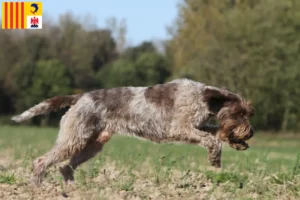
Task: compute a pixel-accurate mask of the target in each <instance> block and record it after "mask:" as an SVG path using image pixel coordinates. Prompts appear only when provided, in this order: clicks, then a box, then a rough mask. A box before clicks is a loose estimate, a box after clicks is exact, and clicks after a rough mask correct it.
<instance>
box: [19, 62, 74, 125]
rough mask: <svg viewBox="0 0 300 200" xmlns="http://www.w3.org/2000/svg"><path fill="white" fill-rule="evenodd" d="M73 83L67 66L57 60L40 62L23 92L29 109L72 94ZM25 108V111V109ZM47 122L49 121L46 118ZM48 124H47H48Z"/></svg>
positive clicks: (24, 100)
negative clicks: (54, 98) (48, 99)
mask: <svg viewBox="0 0 300 200" xmlns="http://www.w3.org/2000/svg"><path fill="white" fill-rule="evenodd" d="M70 83H71V81H70V78H69V77H68V74H67V70H66V68H65V66H64V65H63V64H62V63H61V62H59V61H57V60H40V61H38V62H37V63H36V64H35V66H34V72H33V74H32V77H31V82H30V84H29V85H28V87H27V88H26V89H24V90H23V91H21V93H20V94H21V97H22V98H20V99H19V100H21V101H22V102H23V103H24V104H25V105H24V108H25V107H26V108H25V109H27V108H29V107H31V106H33V105H35V104H37V103H39V102H41V101H43V100H45V99H47V98H50V97H53V96H57V95H67V94H70V93H71V84H70ZM24 108H23V109H24ZM45 119H46V122H47V119H49V118H45ZM46 124H47V123H46Z"/></svg>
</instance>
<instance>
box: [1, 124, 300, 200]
mask: <svg viewBox="0 0 300 200" xmlns="http://www.w3.org/2000/svg"><path fill="white" fill-rule="evenodd" d="M56 136H57V129H55V128H36V127H25V126H19V127H17V126H15V127H13V126H1V127H0V149H1V150H0V199H114V200H115V199H130V200H131V199H134V200H135V199H136V200H137V199H159V200H161V199H172V200H174V199H281V200H284V199H300V134H298V135H291V134H279V135H271V134H262V133H257V134H256V135H255V136H254V137H253V138H252V139H251V140H250V141H249V144H250V148H249V149H248V150H247V151H235V150H234V149H231V148H229V147H228V146H227V145H226V144H224V148H223V149H224V150H223V157H222V158H223V159H222V169H221V171H215V170H213V169H212V168H211V167H210V166H209V164H208V162H207V152H206V150H205V149H203V148H201V147H197V146H193V145H179V144H153V143H151V142H148V141H142V140H138V139H136V138H128V137H123V136H114V137H113V138H112V140H110V141H109V143H108V144H107V145H106V146H105V147H104V150H103V152H102V153H100V154H99V155H98V156H97V157H96V158H94V159H92V160H91V161H89V162H87V163H86V164H84V165H82V166H81V167H80V168H78V170H76V173H75V183H74V184H73V185H64V184H63V181H62V177H61V176H60V174H59V173H58V172H57V171H58V170H57V168H58V166H59V165H62V164H59V165H57V166H54V167H51V168H50V169H49V170H48V172H47V174H46V178H45V181H44V185H43V186H42V187H40V188H35V187H33V186H32V185H30V184H29V183H28V180H29V179H30V176H31V170H32V169H31V162H32V160H33V159H34V158H35V157H37V156H39V155H41V154H43V153H45V152H47V151H48V150H49V149H50V148H51V147H52V146H53V143H54V141H55V138H56Z"/></svg>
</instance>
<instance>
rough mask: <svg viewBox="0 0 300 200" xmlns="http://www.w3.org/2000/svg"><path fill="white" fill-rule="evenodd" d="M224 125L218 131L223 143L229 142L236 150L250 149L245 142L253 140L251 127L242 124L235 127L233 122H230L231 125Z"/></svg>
mask: <svg viewBox="0 0 300 200" xmlns="http://www.w3.org/2000/svg"><path fill="white" fill-rule="evenodd" d="M227 122H228V121H227ZM222 125H223V126H221V127H220V129H219V131H218V137H219V138H220V139H221V140H222V141H224V142H228V143H229V145H230V147H232V148H234V149H236V150H246V149H248V148H249V145H248V144H247V143H246V142H245V140H248V139H250V138H251V136H250V126H247V124H245V125H243V124H242V125H239V126H236V127H234V125H235V124H234V121H233V120H230V123H227V124H226V123H223V124H222ZM226 125H227V126H226Z"/></svg>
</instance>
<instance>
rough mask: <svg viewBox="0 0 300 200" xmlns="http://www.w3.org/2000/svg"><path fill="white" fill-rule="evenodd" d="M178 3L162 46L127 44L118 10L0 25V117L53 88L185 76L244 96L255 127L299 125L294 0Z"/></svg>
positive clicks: (298, 24)
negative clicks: (98, 19)
mask: <svg viewBox="0 0 300 200" xmlns="http://www.w3.org/2000/svg"><path fill="white" fill-rule="evenodd" d="M178 11H179V12H178V17H177V20H176V22H175V24H173V25H172V30H171V34H172V35H171V36H172V37H171V39H170V40H168V41H163V43H162V45H163V46H164V49H165V51H164V52H159V51H158V49H157V48H156V47H155V45H154V43H153V42H151V41H144V42H142V43H141V44H139V45H135V46H128V45H127V44H126V32H127V28H126V23H125V21H124V20H123V21H121V22H118V21H117V20H116V19H115V18H112V19H110V20H109V21H107V28H98V27H96V26H95V25H94V24H91V23H90V22H91V21H93V20H88V19H86V20H80V19H79V18H76V17H75V16H74V15H72V14H70V13H66V14H64V15H62V16H61V17H60V18H59V22H58V23H50V22H49V21H47V20H44V22H43V23H45V24H46V25H45V26H44V27H45V28H44V29H42V30H40V31H34V32H31V31H24V32H21V31H18V32H14V31H12V32H9V33H8V32H7V31H4V30H0V115H12V114H14V113H16V112H20V111H22V110H24V109H27V108H28V106H32V104H33V103H37V102H38V101H40V100H42V99H44V98H47V97H50V96H51V95H57V94H66V93H78V92H84V91H89V90H93V89H98V88H108V87H119V86H145V85H153V84H157V83H163V82H166V81H169V80H171V79H174V78H178V77H187V78H192V79H194V80H197V81H201V82H204V83H206V84H209V85H214V86H217V87H225V88H227V89H229V90H232V91H234V92H237V93H240V94H241V95H243V96H245V97H246V98H247V99H250V100H251V101H252V103H253V104H254V107H255V108H256V115H255V117H254V118H253V121H252V123H253V125H254V126H255V128H256V129H260V130H276V131H278V130H287V131H296V130H298V129H299V128H300V120H299V119H300V108H299V106H298V101H299V96H300V81H299V80H300V67H299V64H298V63H300V62H299V61H300V60H299V59H300V57H299V56H298V55H299V53H300V48H299V47H300V14H299V13H300V12H299V11H300V2H299V1H297V0H286V1H274V0H265V1H262V0H252V1H246V0H225V1H218V0H209V1H208V0H182V2H181V4H180V5H179V9H178ZM56 71H57V72H56ZM49 74H53V75H51V76H53V77H51V76H50V75H49ZM49 88H50V89H49Z"/></svg>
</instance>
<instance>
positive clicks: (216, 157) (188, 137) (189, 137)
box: [177, 127, 222, 168]
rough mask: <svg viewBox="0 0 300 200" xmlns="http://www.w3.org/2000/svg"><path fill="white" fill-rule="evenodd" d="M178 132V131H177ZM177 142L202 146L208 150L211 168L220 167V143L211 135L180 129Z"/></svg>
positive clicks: (194, 129)
mask: <svg viewBox="0 0 300 200" xmlns="http://www.w3.org/2000/svg"><path fill="white" fill-rule="evenodd" d="M177 130H178V129H177ZM177 138H178V140H180V141H183V142H187V143H190V144H196V145H199V146H203V147H205V148H207V150H208V159H209V161H210V163H211V165H212V166H214V167H217V168H220V167H221V156H222V142H221V140H220V139H219V138H218V137H216V136H214V135H213V134H211V133H209V132H206V131H201V130H199V129H196V128H192V127H190V128H181V129H180V135H179V137H177Z"/></svg>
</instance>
